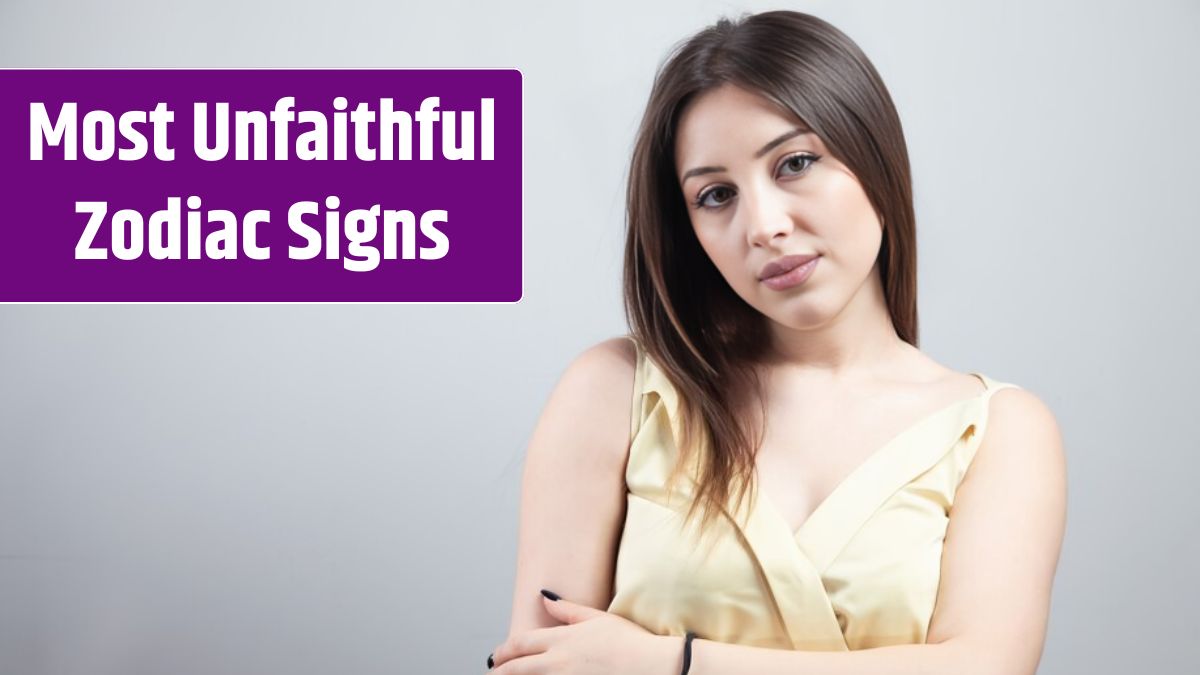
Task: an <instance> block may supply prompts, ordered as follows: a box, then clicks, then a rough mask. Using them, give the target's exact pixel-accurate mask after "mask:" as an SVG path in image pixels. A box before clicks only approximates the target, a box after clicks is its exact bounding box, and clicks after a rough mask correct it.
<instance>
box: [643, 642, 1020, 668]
mask: <svg viewBox="0 0 1200 675" xmlns="http://www.w3.org/2000/svg"><path fill="white" fill-rule="evenodd" d="M665 639H666V640H669V641H670V642H671V643H672V645H673V646H674V649H675V651H676V652H677V653H678V654H677V657H676V663H675V670H674V672H675V673H678V672H679V665H680V664H681V663H682V649H683V639H682V638H678V637H669V638H665ZM970 652H971V650H969V649H967V648H966V647H964V646H963V645H962V644H959V643H956V642H951V641H947V642H942V643H937V644H906V645H896V646H893V647H878V648H875V649H862V650H858V651H850V652H810V651H794V650H788V649H768V648H764V647H748V646H745V645H737V644H728V643H723V642H714V641H711V640H701V639H699V638H697V639H695V640H693V641H692V664H691V668H690V670H689V671H688V675H964V674H973V673H978V672H980V670H981V669H986V671H988V672H1003V669H1002V668H996V667H994V666H996V664H994V663H992V664H988V663H986V660H985V659H981V658H979V655H978V654H975V655H974V658H971V657H972V654H971V653H970ZM665 675H671V673H666V674H665Z"/></svg>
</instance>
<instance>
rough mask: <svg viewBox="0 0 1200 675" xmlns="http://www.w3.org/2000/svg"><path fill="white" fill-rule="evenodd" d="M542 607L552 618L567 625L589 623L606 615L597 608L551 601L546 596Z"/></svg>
mask: <svg viewBox="0 0 1200 675" xmlns="http://www.w3.org/2000/svg"><path fill="white" fill-rule="evenodd" d="M542 605H543V606H544V607H545V608H546V611H547V612H549V613H550V616H552V617H554V618H556V619H558V620H559V621H562V622H563V623H565V624H572V623H579V622H580V621H587V620H588V619H592V618H595V617H597V616H599V615H601V614H606V612H604V611H601V610H599V609H596V608H595V607H588V606H587V605H580V604H578V603H574V602H570V601H568V600H561V599H560V600H551V599H549V598H547V597H544V596H543V598H542Z"/></svg>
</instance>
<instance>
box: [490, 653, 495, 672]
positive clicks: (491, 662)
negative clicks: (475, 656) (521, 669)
mask: <svg viewBox="0 0 1200 675" xmlns="http://www.w3.org/2000/svg"><path fill="white" fill-rule="evenodd" d="M492 656H494V655H493V654H488V670H491V669H492V668H494V667H496V662H495V661H493V660H492Z"/></svg>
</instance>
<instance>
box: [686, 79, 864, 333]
mask: <svg viewBox="0 0 1200 675" xmlns="http://www.w3.org/2000/svg"><path fill="white" fill-rule="evenodd" d="M804 132H805V129H804V127H803V125H802V124H800V123H799V122H798V121H797V120H795V119H794V118H792V117H791V116H790V115H787V114H785V113H784V112H783V111H781V110H780V109H779V108H777V107H775V106H774V105H773V104H772V103H770V102H769V101H768V100H766V99H765V98H763V97H761V96H759V95H757V94H753V93H750V92H748V91H746V90H744V89H741V88H739V87H735V86H733V85H728V84H727V85H723V86H721V87H719V88H717V89H713V90H710V91H708V92H705V93H704V94H702V95H700V96H699V97H698V98H696V99H695V100H694V101H692V102H691V103H690V104H689V105H688V106H687V108H686V109H685V110H684V111H683V114H682V116H681V118H680V121H679V127H678V129H677V140H676V146H675V166H676V169H677V174H676V175H677V177H678V178H679V180H680V186H681V187H682V189H683V196H684V200H685V201H686V203H687V204H688V213H689V215H690V218H691V223H692V228H693V230H694V231H695V233H696V237H697V238H698V239H699V240H700V245H701V246H702V247H703V248H704V251H705V252H706V253H707V254H708V257H709V258H710V259H711V260H712V261H713V264H714V265H715V266H716V268H717V270H718V271H720V273H721V276H723V277H724V278H725V281H726V282H727V283H728V284H729V285H730V287H732V288H733V290H734V291H735V292H736V293H737V294H738V295H739V296H741V298H742V299H743V300H745V301H746V302H747V303H748V304H749V305H750V306H752V307H754V308H755V309H757V310H758V311H760V312H762V313H763V314H764V315H766V316H767V317H768V318H770V319H772V320H774V321H776V322H778V323H780V324H783V325H784V326H788V327H791V328H795V329H805V328H813V327H816V326H819V325H821V324H824V323H825V322H826V321H827V320H829V319H830V318H832V317H834V316H837V315H838V314H839V313H840V312H841V310H842V309H843V308H844V307H845V306H846V305H847V304H848V303H849V302H850V300H851V299H853V298H854V297H855V295H856V294H857V293H858V292H859V289H860V288H862V287H863V286H864V283H865V282H866V281H868V280H869V279H871V275H873V274H876V270H875V259H876V256H877V255H878V253H879V247H880V244H881V243H882V238H883V231H882V227H881V225H880V222H879V218H878V216H877V215H876V213H875V210H874V209H873V208H872V206H871V203H870V201H869V200H868V199H867V195H866V193H865V192H864V191H863V189H862V185H861V184H860V183H859V182H858V179H857V178H855V176H854V175H853V174H852V173H850V171H849V169H847V168H846V166H845V165H843V164H842V163H841V162H839V161H838V160H837V159H835V158H833V157H832V156H831V155H830V154H829V152H828V150H827V149H826V148H825V145H824V144H823V143H822V142H821V140H820V139H819V138H817V136H816V135H815V134H813V133H811V132H809V133H804ZM811 254H816V255H818V256H819V258H817V259H816V262H815V266H812V267H810V268H809V271H808V272H807V278H803V277H804V274H805V270H803V269H800V270H798V271H794V272H793V273H792V274H791V275H789V278H781V279H775V280H767V281H764V280H763V278H762V277H763V276H764V267H766V266H767V265H768V264H769V263H772V262H779V261H780V259H782V258H785V257H787V256H807V255H811ZM783 262H784V266H785V267H787V266H788V265H787V263H788V261H787V260H784V261H783ZM794 263H795V259H794V258H793V260H792V264H793V265H794ZM801 278H803V280H801ZM797 281H800V283H796V282H797Z"/></svg>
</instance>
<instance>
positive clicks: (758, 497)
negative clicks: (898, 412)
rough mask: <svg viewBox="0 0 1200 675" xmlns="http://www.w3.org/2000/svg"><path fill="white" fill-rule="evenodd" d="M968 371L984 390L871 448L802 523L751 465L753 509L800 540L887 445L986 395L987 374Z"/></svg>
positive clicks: (876, 459)
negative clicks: (766, 514) (785, 512)
mask: <svg viewBox="0 0 1200 675" xmlns="http://www.w3.org/2000/svg"><path fill="white" fill-rule="evenodd" d="M967 374H968V375H974V376H975V377H976V378H978V379H979V381H980V382H982V383H983V387H984V388H983V391H981V392H979V393H978V394H975V395H973V396H970V397H968V398H963V399H959V400H957V401H954V402H952V403H949V404H947V405H945V406H942V407H941V408H938V409H936V410H934V411H933V412H931V413H928V414H926V415H923V416H922V417H920V418H918V419H917V420H916V421H915V422H913V423H912V424H910V425H909V426H908V427H906V428H904V429H903V430H901V431H900V432H898V433H896V434H894V435H893V436H892V437H891V438H889V439H888V440H887V441H885V442H884V443H883V445H881V446H879V447H878V448H876V449H875V450H874V451H872V452H871V453H870V454H869V455H867V458H866V459H864V460H863V461H862V462H860V463H859V464H858V465H857V466H855V467H854V469H852V470H851V471H850V473H848V474H846V475H845V476H843V477H842V479H841V480H840V481H839V482H838V484H837V485H835V486H834V488H833V490H831V491H830V492H829V494H827V495H825V498H824V499H822V500H821V501H820V502H819V503H818V504H817V506H816V508H814V509H813V510H812V511H811V512H809V514H808V517H806V518H805V519H804V522H802V523H801V524H800V526H799V527H797V528H795V529H792V526H791V523H789V522H788V521H787V518H786V517H784V515H783V511H781V510H780V509H779V508H778V507H777V506H776V505H775V502H774V500H772V499H771V496H770V495H768V494H766V492H765V491H764V490H762V484H761V482H758V480H759V475H758V467H757V465H756V466H755V468H754V472H755V481H756V482H758V484H757V485H756V486H755V490H754V497H755V498H754V502H755V503H754V505H753V508H754V510H761V509H767V510H769V511H771V512H772V514H773V515H774V516H775V518H776V519H778V520H779V521H780V522H781V523H782V524H783V526H784V527H786V528H788V530H789V531H790V532H791V534H792V538H793V539H800V538H801V537H802V535H804V533H805V532H806V531H807V530H809V529H811V528H810V527H809V523H811V522H812V521H813V519H814V518H818V517H820V516H821V514H823V512H825V511H828V510H829V504H830V503H831V502H834V501H835V500H836V498H837V497H838V496H839V495H840V493H841V492H842V491H844V490H845V488H846V486H847V484H852V483H853V482H854V479H855V478H856V477H857V476H858V475H859V474H861V473H862V472H863V471H864V470H866V468H867V467H869V466H871V465H873V464H875V463H876V462H878V461H879V458H880V457H881V456H883V455H884V454H885V453H886V451H887V450H888V449H889V448H891V447H892V446H894V445H896V444H897V443H898V442H900V441H901V440H902V439H904V438H906V437H908V436H909V435H910V434H912V433H913V432H914V431H916V430H917V429H920V428H921V427H923V426H924V425H926V424H928V423H929V422H930V421H931V420H933V419H937V418H938V417H941V416H942V415H944V414H945V413H947V412H949V411H951V410H955V409H957V408H960V407H962V406H966V405H969V404H972V403H975V402H977V401H979V400H980V399H981V398H983V397H985V396H987V394H988V392H990V391H991V389H992V385H991V383H990V382H989V381H988V378H987V376H986V375H984V374H983V373H979V372H976V371H970V372H968V373H967Z"/></svg>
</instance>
